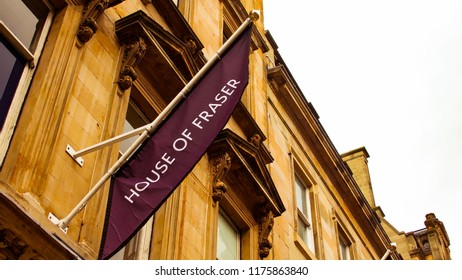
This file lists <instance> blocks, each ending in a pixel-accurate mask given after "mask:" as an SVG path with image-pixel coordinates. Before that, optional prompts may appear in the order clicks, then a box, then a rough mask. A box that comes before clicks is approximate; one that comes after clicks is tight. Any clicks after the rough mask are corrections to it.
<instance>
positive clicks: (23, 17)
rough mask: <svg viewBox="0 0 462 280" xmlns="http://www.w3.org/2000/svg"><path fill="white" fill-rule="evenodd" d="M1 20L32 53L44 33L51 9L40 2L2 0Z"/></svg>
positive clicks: (31, 0) (36, 0) (0, 0)
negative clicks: (38, 37) (42, 32)
mask: <svg viewBox="0 0 462 280" xmlns="http://www.w3.org/2000/svg"><path fill="white" fill-rule="evenodd" d="M0 7H1V8H0V20H2V21H3V23H4V24H5V25H6V26H7V27H8V28H9V29H10V30H11V32H13V34H14V35H15V36H16V37H17V38H18V39H19V40H20V41H21V42H22V43H23V44H24V46H26V47H27V48H29V50H30V51H31V52H34V51H35V47H36V43H37V42H36V41H37V40H35V38H36V37H37V36H38V35H39V34H40V32H41V31H42V28H43V25H44V23H45V20H46V17H47V15H48V12H49V9H48V8H47V7H46V6H45V5H44V4H43V2H42V1H38V0H22V1H11V0H0Z"/></svg>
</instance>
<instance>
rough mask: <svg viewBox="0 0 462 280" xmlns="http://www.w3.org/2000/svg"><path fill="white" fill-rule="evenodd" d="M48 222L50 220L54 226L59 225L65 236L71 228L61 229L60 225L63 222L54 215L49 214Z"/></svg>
mask: <svg viewBox="0 0 462 280" xmlns="http://www.w3.org/2000/svg"><path fill="white" fill-rule="evenodd" d="M48 220H50V221H51V222H52V223H53V224H55V225H57V226H58V227H59V228H60V229H61V230H62V231H63V232H64V233H65V234H67V229H68V228H69V227H65V228H62V227H60V226H59V223H60V222H61V220H60V219H58V217H56V216H55V215H54V214H53V213H49V214H48Z"/></svg>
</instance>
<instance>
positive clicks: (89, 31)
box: [77, 0, 124, 44]
mask: <svg viewBox="0 0 462 280" xmlns="http://www.w3.org/2000/svg"><path fill="white" fill-rule="evenodd" d="M123 1H124V0H86V1H85V7H84V9H83V19H82V21H81V22H80V25H79V30H78V31H77V38H78V39H79V41H80V42H82V43H84V44H85V43H86V42H88V41H90V39H91V37H93V34H95V33H96V30H98V23H97V20H98V18H99V17H100V16H101V15H102V14H103V12H104V10H106V9H107V8H110V7H112V6H115V5H117V4H119V3H121V2H123Z"/></svg>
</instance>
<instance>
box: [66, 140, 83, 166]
mask: <svg viewBox="0 0 462 280" xmlns="http://www.w3.org/2000/svg"><path fill="white" fill-rule="evenodd" d="M66 152H67V154H68V155H70V156H71V158H72V159H73V160H75V161H76V162H77V163H78V164H79V165H80V167H83V163H84V160H83V158H82V157H80V156H76V152H75V150H74V149H73V148H72V147H71V145H69V144H68V145H67V146H66Z"/></svg>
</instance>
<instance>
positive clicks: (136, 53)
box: [117, 37, 146, 91]
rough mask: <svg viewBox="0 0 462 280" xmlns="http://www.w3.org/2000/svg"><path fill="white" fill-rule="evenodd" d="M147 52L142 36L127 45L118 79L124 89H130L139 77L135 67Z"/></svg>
mask: <svg viewBox="0 0 462 280" xmlns="http://www.w3.org/2000/svg"><path fill="white" fill-rule="evenodd" d="M145 53H146V43H145V42H144V40H143V38H141V37H139V38H138V39H137V40H134V41H132V42H130V43H129V44H127V45H126V46H125V51H124V56H123V58H122V68H121V69H122V70H120V74H119V80H118V81H117V83H118V84H119V87H120V88H121V89H122V90H123V91H125V90H127V89H129V88H130V87H131V86H132V85H133V82H134V81H135V80H136V79H137V78H138V73H136V71H135V67H136V65H138V64H139V63H140V61H141V59H142V58H143V56H144V54H145Z"/></svg>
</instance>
